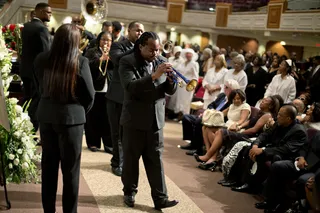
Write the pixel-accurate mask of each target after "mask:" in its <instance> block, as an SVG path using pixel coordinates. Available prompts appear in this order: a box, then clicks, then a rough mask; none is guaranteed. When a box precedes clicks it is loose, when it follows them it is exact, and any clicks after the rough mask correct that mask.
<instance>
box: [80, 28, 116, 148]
mask: <svg viewBox="0 0 320 213" xmlns="http://www.w3.org/2000/svg"><path fill="white" fill-rule="evenodd" d="M111 43H112V35H111V34H110V33H108V32H101V33H100V34H99V35H98V38H97V43H96V46H95V47H94V48H91V49H89V50H88V51H87V52H86V54H85V57H87V58H88V59H89V65H90V70H91V75H92V80H93V86H94V88H95V90H96V94H95V100H94V104H93V107H92V109H91V111H90V112H89V113H88V114H87V123H86V124H85V134H86V142H87V146H88V148H89V149H90V150H91V151H93V152H95V151H97V150H98V149H99V148H100V146H101V139H102V141H103V144H104V150H105V151H106V152H108V153H112V148H111V147H112V142H111V134H110V126H109V121H108V115H107V111H106V107H107V106H106V104H107V103H106V98H105V95H106V93H107V90H108V85H109V82H110V78H111V75H112V69H113V64H112V62H111V61H110V60H109V50H110V47H111Z"/></svg>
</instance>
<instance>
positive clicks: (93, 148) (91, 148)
mask: <svg viewBox="0 0 320 213" xmlns="http://www.w3.org/2000/svg"><path fill="white" fill-rule="evenodd" d="M88 149H89V150H90V151H91V152H96V151H98V150H99V149H98V148H97V147H95V146H91V147H88Z"/></svg>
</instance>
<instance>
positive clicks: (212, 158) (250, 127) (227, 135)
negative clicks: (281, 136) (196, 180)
mask: <svg viewBox="0 0 320 213" xmlns="http://www.w3.org/2000/svg"><path fill="white" fill-rule="evenodd" d="M279 106H280V105H279V101H278V99H277V98H276V97H273V96H271V97H267V98H264V99H263V100H262V101H261V103H260V111H259V113H258V114H257V116H252V117H251V118H250V120H247V121H245V122H244V123H243V124H242V125H240V126H238V127H237V130H238V131H239V130H241V129H243V128H246V130H244V131H242V132H241V133H240V132H235V131H234V130H231V129H229V130H227V129H220V130H219V131H217V132H216V134H215V138H214V141H213V142H212V146H211V147H210V149H209V150H208V152H207V153H206V155H204V156H200V157H198V158H199V160H202V161H203V163H202V164H200V165H199V168H201V169H204V170H207V169H211V170H214V169H215V167H216V166H217V156H218V154H219V149H220V148H221V147H222V146H227V147H229V148H230V147H232V146H233V145H234V144H235V143H236V142H238V141H243V140H245V141H247V140H249V138H252V137H256V136H257V135H258V134H259V133H261V132H262V131H263V127H264V125H265V124H266V123H267V122H268V120H269V119H270V118H275V117H276V116H277V112H278V111H279V108H280V107H279Z"/></svg>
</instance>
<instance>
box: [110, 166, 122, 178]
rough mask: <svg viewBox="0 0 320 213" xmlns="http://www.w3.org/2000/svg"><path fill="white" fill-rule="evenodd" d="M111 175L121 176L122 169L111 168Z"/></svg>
mask: <svg viewBox="0 0 320 213" xmlns="http://www.w3.org/2000/svg"><path fill="white" fill-rule="evenodd" d="M112 173H113V174H115V175H116V176H120V177H121V175H122V168H121V167H112Z"/></svg>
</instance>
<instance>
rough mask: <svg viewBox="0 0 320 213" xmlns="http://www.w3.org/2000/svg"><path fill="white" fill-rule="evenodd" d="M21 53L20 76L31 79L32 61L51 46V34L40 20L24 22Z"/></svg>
mask: <svg viewBox="0 0 320 213" xmlns="http://www.w3.org/2000/svg"><path fill="white" fill-rule="evenodd" d="M21 38H22V43H23V45H22V54H21V64H20V76H21V77H25V78H29V79H33V77H34V76H33V62H34V60H35V58H36V57H37V55H38V54H39V53H41V52H45V51H48V50H49V49H50V46H51V35H50V33H49V30H48V29H47V27H46V26H45V25H44V24H43V22H42V21H40V20H38V19H32V20H31V22H28V23H25V24H24V28H23V29H22V32H21Z"/></svg>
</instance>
